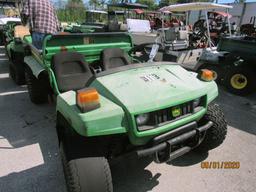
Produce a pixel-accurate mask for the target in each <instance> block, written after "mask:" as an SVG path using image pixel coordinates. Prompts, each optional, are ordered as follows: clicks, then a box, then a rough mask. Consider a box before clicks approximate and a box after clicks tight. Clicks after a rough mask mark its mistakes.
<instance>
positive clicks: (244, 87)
mask: <svg viewBox="0 0 256 192" xmlns="http://www.w3.org/2000/svg"><path fill="white" fill-rule="evenodd" d="M254 73H255V72H254V70H253V69H250V68H245V67H233V68H230V69H229V71H226V74H225V79H224V82H225V85H226V87H227V89H228V90H229V91H230V92H231V93H234V94H236V95H248V94H250V93H252V92H254V91H255V90H256V77H255V75H254Z"/></svg>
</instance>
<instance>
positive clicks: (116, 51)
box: [101, 48, 131, 70]
mask: <svg viewBox="0 0 256 192" xmlns="http://www.w3.org/2000/svg"><path fill="white" fill-rule="evenodd" d="M101 57H102V58H101V61H102V63H103V66H102V67H103V70H108V69H112V68H115V67H121V66H124V65H129V64H131V62H130V59H129V56H128V55H127V53H126V52H125V51H124V50H123V49H120V48H108V49H104V50H103V51H102V54H101Z"/></svg>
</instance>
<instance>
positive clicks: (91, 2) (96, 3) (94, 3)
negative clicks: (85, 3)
mask: <svg viewBox="0 0 256 192" xmlns="http://www.w3.org/2000/svg"><path fill="white" fill-rule="evenodd" d="M89 5H90V6H92V7H93V8H94V9H96V8H97V7H98V6H99V5H100V1H99V0H89Z"/></svg>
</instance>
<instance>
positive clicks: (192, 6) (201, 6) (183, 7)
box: [160, 2, 233, 12]
mask: <svg viewBox="0 0 256 192" xmlns="http://www.w3.org/2000/svg"><path fill="white" fill-rule="evenodd" d="M223 8H225V9H231V8H233V7H232V6H230V5H222V4H216V3H207V2H200V3H184V4H176V5H169V6H166V7H162V8H161V9H160V11H172V12H187V11H199V10H211V9H223Z"/></svg>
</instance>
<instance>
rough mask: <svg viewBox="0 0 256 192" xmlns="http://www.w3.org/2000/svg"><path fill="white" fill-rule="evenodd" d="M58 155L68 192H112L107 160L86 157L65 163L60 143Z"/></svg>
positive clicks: (65, 158)
mask: <svg viewBox="0 0 256 192" xmlns="http://www.w3.org/2000/svg"><path fill="white" fill-rule="evenodd" d="M60 153H61V157H62V163H63V168H64V174H65V178H66V184H67V189H68V192H113V185H112V177H111V171H110V168H109V164H108V161H107V159H105V158H104V157H87V158H80V159H73V160H70V161H67V157H66V153H65V150H64V146H63V144H62V143H60Z"/></svg>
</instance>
